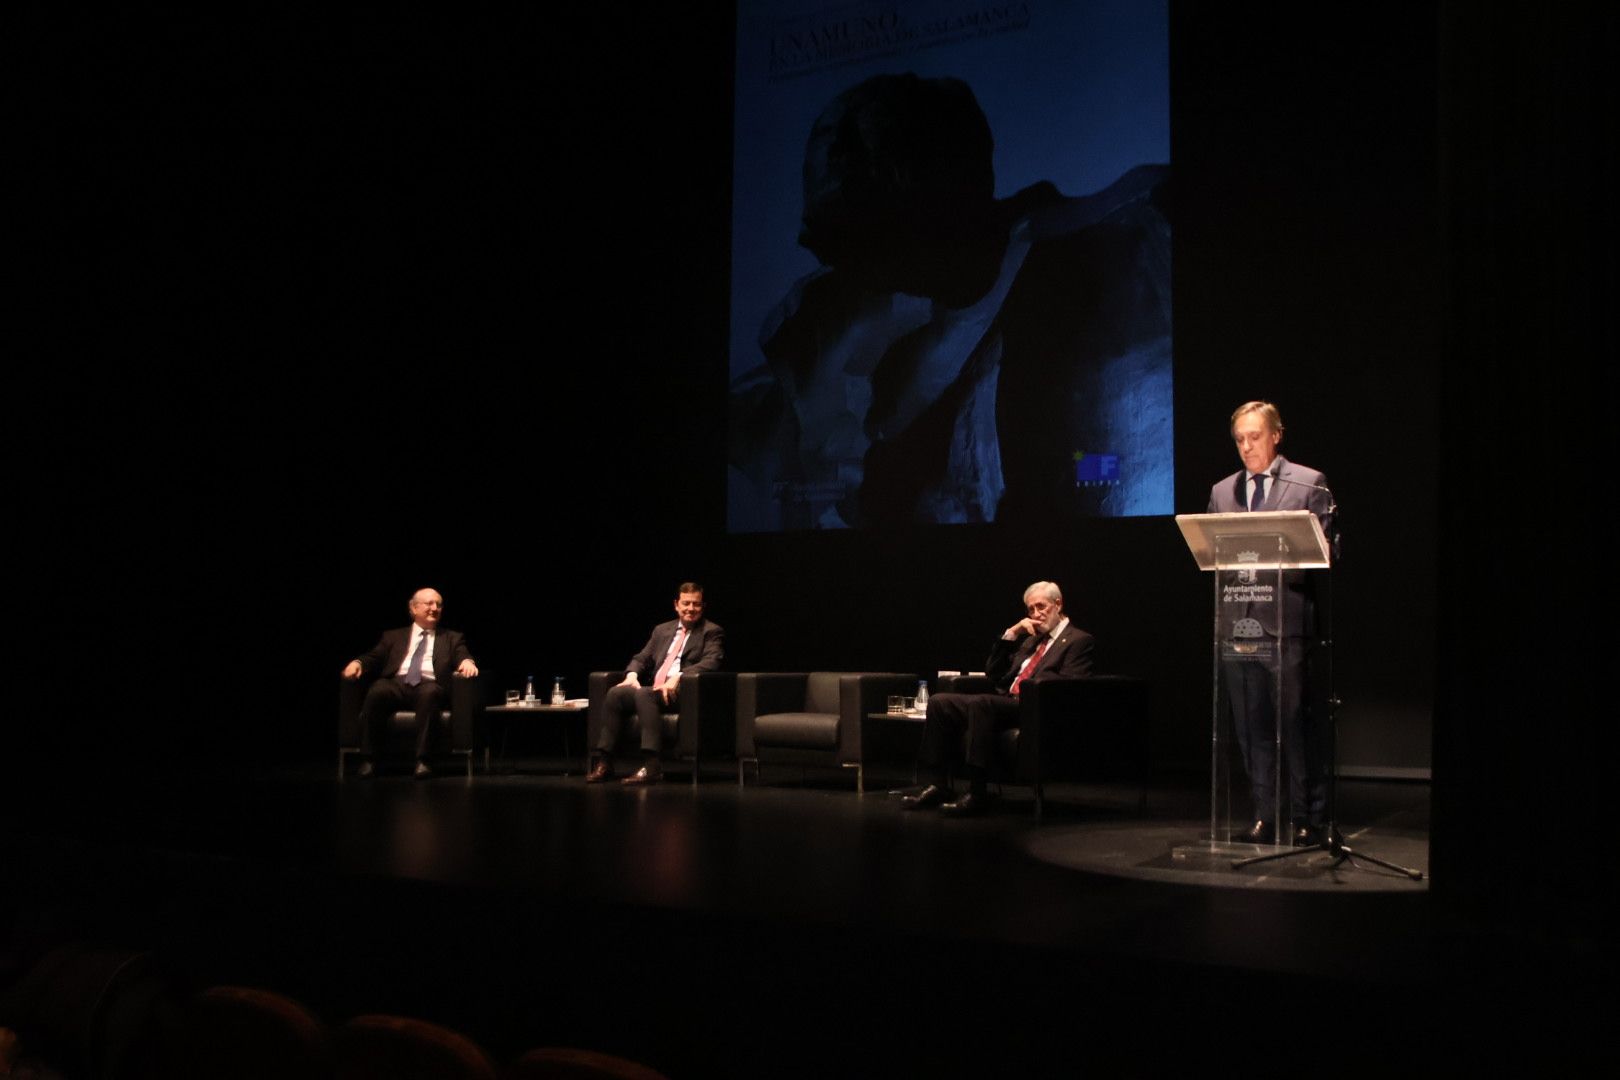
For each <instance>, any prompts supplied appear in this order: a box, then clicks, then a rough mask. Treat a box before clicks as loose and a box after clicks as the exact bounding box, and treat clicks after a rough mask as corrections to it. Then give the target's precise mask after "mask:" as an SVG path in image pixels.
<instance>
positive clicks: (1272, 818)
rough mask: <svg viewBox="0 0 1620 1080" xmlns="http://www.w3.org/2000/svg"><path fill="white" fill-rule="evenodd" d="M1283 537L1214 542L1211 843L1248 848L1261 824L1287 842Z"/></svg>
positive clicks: (1262, 535)
mask: <svg viewBox="0 0 1620 1080" xmlns="http://www.w3.org/2000/svg"><path fill="white" fill-rule="evenodd" d="M1288 555H1289V552H1288V544H1287V540H1286V538H1285V537H1284V535H1283V534H1282V533H1245V534H1242V535H1224V534H1217V535H1216V536H1215V537H1214V562H1215V573H1214V574H1213V575H1211V576H1212V577H1213V579H1214V582H1215V604H1214V613H1215V626H1214V633H1213V634H1212V635H1211V639H1212V641H1213V642H1214V658H1213V660H1214V668H1215V670H1214V679H1213V680H1212V681H1213V685H1214V701H1213V718H1212V721H1211V725H1210V825H1209V828H1210V841H1211V843H1212V844H1218V845H1224V844H1228V843H1239V842H1246V841H1247V834H1248V831H1249V830H1250V829H1251V828H1252V827H1253V826H1254V824H1255V822H1256V821H1266V822H1269V823H1270V824H1271V825H1272V835H1273V837H1274V840H1275V841H1276V842H1280V843H1286V842H1288V832H1289V830H1288V812H1287V811H1288V803H1287V791H1286V788H1285V787H1284V777H1283V761H1284V756H1283V753H1282V705H1283V702H1282V694H1281V690H1282V687H1283V680H1282V673H1283V671H1284V669H1285V666H1286V665H1287V664H1288V663H1289V662H1290V659H1291V658H1289V657H1287V656H1285V655H1284V652H1285V649H1286V648H1288V647H1289V643H1290V638H1289V628H1288V627H1286V626H1284V625H1283V608H1284V605H1283V603H1282V597H1283V570H1282V567H1283V566H1284V565H1287V563H1288V561H1289V558H1288Z"/></svg>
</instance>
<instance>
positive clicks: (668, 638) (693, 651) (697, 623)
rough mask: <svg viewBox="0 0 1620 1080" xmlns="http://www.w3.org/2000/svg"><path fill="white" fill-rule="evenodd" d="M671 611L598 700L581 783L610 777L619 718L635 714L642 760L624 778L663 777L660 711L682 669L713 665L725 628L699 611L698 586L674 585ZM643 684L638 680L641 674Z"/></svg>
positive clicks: (722, 652)
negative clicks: (597, 729) (591, 753)
mask: <svg viewBox="0 0 1620 1080" xmlns="http://www.w3.org/2000/svg"><path fill="white" fill-rule="evenodd" d="M675 615H676V617H675V618H674V619H672V620H670V621H669V622H666V623H659V624H658V625H657V626H656V627H654V628H653V632H652V636H651V637H649V638H648V639H647V644H645V645H643V646H642V647H641V651H640V652H638V653H636V655H635V656H633V657H631V658H630V662H629V663H628V664H626V665H625V671H626V674H625V676H624V681H623V682H621V683H619V685H617V686H615V687H613V688H612V689H611V690H609V691H608V692H607V696H606V697H605V698H604V699H603V700H602V729H601V733H600V734H599V735H598V737H597V741H596V746H595V748H594V749H595V752H596V761H595V763H594V764H593V765H592V766H591V771H590V772H589V773H588V774H586V777H585V782H586V783H587V784H600V783H602V782H604V781H607V780H611V779H613V750H614V748H615V747H616V746H618V744H619V734H620V732H621V731H623V730H624V725H625V721H626V720H628V719H629V718H630V717H632V716H634V717H635V718H636V722H637V724H639V725H640V729H641V754H642V758H643V761H642V765H641V768H640V769H638V770H636V772H635V773H633V774H631V775H630V776H627V777H625V779H624V782H625V783H626V784H656V783H657V782H658V781H659V780H661V779H663V771H662V768H661V767H660V766H659V764H658V755H659V752H660V750H662V749H663V737H664V713H666V712H670V711H672V710H674V709H675V707H676V702H677V701H678V700H679V697H678V694H679V690H680V681H681V676H682V675H697V674H699V673H701V672H704V671H718V670H719V669H720V665H721V663H723V662H724V660H725V658H726V632H725V631H724V630H722V629H720V627H718V626H716V625H715V624H714V623H712V622H709V621H708V620H707V619H705V618H704V617H703V586H701V585H699V584H697V583H696V582H692V581H688V582H684V583H683V584H682V585H681V587H680V588H679V589H678V590H677V591H676V595H675ZM644 678H645V679H647V680H648V682H647V685H645V686H643V685H642V679H644Z"/></svg>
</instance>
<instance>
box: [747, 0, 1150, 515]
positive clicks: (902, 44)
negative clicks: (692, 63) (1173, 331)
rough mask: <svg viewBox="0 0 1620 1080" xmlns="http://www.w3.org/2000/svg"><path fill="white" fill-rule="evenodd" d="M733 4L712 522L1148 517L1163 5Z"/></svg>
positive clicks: (1035, 1) (936, 0)
mask: <svg viewBox="0 0 1620 1080" xmlns="http://www.w3.org/2000/svg"><path fill="white" fill-rule="evenodd" d="M738 8H739V14H738V31H737V89H736V112H735V118H736V146H735V164H734V168H735V176H734V189H733V190H734V194H733V199H734V202H733V220H732V226H733V235H732V322H731V337H730V348H731V356H730V373H731V385H730V402H729V418H728V419H729V433H728V439H729V479H728V522H729V526H730V528H731V530H732V531H734V532H762V531H765V532H768V531H781V530H799V529H840V528H866V527H877V526H884V525H892V524H901V523H911V524H916V523H939V524H946V523H959V522H988V521H1008V520H1015V519H1024V520H1041V519H1047V520H1050V519H1054V518H1061V519H1067V518H1077V517H1123V516H1131V515H1141V514H1168V513H1170V512H1172V489H1173V484H1172V472H1171V462H1172V449H1173V447H1172V442H1171V438H1172V431H1171V427H1172V424H1171V421H1172V415H1171V411H1172V384H1171V339H1170V218H1169V212H1170V207H1169V153H1170V131H1169V123H1170V121H1169V60H1168V26H1167V16H1166V11H1165V5H1164V4H1163V3H1144V4H1139V3H1120V4H1087V3H1083V2H1055V0H1047V2H1039V0H1030V2H1027V3H1010V4H989V5H986V4H972V3H957V2H946V0H921V2H916V3H911V2H895V3H879V4H859V3H857V4H842V5H827V4H806V3H802V2H801V3H788V2H765V0H757V2H755V0H740V3H739V5H738Z"/></svg>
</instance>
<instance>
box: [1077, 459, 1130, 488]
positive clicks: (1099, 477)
mask: <svg viewBox="0 0 1620 1080" xmlns="http://www.w3.org/2000/svg"><path fill="white" fill-rule="evenodd" d="M1120 482H1121V477H1120V474H1119V455H1118V454H1088V453H1086V452H1085V451H1084V450H1076V451H1075V452H1074V486H1075V487H1085V488H1096V487H1118V486H1119V485H1120Z"/></svg>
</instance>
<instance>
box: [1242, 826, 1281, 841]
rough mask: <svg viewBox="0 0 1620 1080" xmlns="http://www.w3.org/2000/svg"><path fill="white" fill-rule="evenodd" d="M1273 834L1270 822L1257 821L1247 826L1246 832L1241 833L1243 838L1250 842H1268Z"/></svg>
mask: <svg viewBox="0 0 1620 1080" xmlns="http://www.w3.org/2000/svg"><path fill="white" fill-rule="evenodd" d="M1273 835H1275V834H1274V833H1273V831H1272V828H1271V822H1269V821H1257V822H1255V823H1254V824H1253V825H1252V826H1250V827H1249V831H1248V832H1246V833H1244V834H1243V839H1245V840H1247V841H1248V842H1249V843H1251V844H1269V843H1271V838H1272V836H1273Z"/></svg>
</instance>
